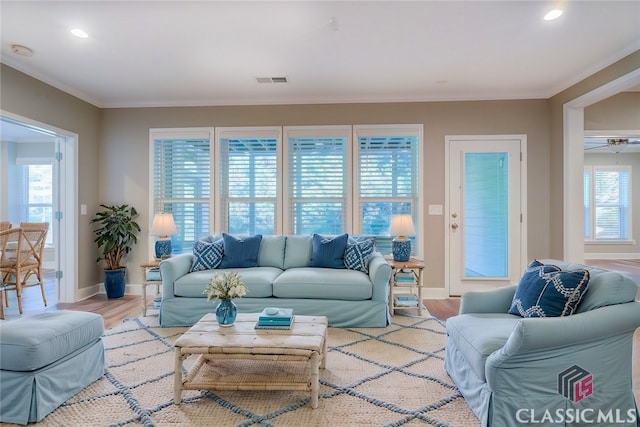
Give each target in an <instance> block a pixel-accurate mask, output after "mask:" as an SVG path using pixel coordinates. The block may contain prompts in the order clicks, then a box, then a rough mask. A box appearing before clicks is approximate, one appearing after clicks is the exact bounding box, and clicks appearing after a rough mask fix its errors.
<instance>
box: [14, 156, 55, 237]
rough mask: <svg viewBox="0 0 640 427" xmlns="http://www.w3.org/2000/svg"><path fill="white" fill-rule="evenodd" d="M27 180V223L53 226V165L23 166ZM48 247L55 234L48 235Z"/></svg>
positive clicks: (25, 195) (25, 213)
mask: <svg viewBox="0 0 640 427" xmlns="http://www.w3.org/2000/svg"><path fill="white" fill-rule="evenodd" d="M23 168H24V178H25V186H24V188H25V190H26V191H25V194H24V197H25V202H24V209H25V212H24V214H23V215H21V217H22V218H25V220H24V221H25V222H48V223H49V224H53V165H52V164H51V163H47V164H28V165H25V166H23ZM46 244H47V245H51V244H53V232H52V230H51V229H49V232H48V233H47V241H46Z"/></svg>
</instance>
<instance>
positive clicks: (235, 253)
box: [220, 233, 262, 268]
mask: <svg viewBox="0 0 640 427" xmlns="http://www.w3.org/2000/svg"><path fill="white" fill-rule="evenodd" d="M261 241H262V235H260V234H256V235H255V236H250V237H244V238H237V237H234V236H231V235H230V234H227V233H222V243H223V244H224V252H223V254H222V262H221V263H220V268H246V267H257V266H258V252H259V251H260V242H261Z"/></svg>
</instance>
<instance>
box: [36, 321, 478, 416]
mask: <svg viewBox="0 0 640 427" xmlns="http://www.w3.org/2000/svg"><path fill="white" fill-rule="evenodd" d="M186 329H187V328H160V327H158V324H157V317H156V316H149V317H144V318H135V319H127V320H125V321H124V322H123V323H122V324H121V325H119V326H118V327H116V328H114V329H110V330H108V331H106V333H105V338H104V342H105V347H106V359H107V366H106V373H105V375H104V377H102V378H101V379H99V380H98V381H96V382H95V383H93V384H92V385H90V386H89V387H87V388H86V389H85V390H83V391H82V392H80V393H79V394H78V395H76V396H74V397H73V398H71V399H70V400H69V401H67V402H66V403H65V404H63V405H62V406H61V407H60V408H58V409H57V410H56V411H54V412H52V413H51V414H50V415H49V416H47V417H46V418H45V419H44V420H43V421H42V422H41V423H40V424H39V425H43V426H49V425H51V426H77V425H82V426H107V425H113V426H127V425H145V426H292V427H293V426H295V427H300V426H405V425H406V426H416V425H434V426H478V425H479V423H478V419H477V418H476V417H475V416H474V415H473V413H472V412H471V410H470V409H469V407H468V406H467V404H466V403H465V401H464V399H463V398H462V396H461V395H460V393H459V391H458V390H457V389H456V387H455V385H454V384H453V382H452V381H451V379H450V378H449V376H448V375H447V373H446V372H445V370H444V362H443V356H444V346H445V331H444V327H443V325H442V324H441V323H440V322H439V321H438V320H437V319H435V318H433V317H429V316H426V317H410V316H403V315H399V316H394V317H393V322H392V324H391V325H390V326H388V327H387V328H361V329H359V328H349V329H339V328H329V332H328V344H329V348H328V355H327V364H326V369H325V370H324V371H321V378H320V382H321V385H320V402H319V406H318V408H317V409H311V407H310V405H309V401H310V396H309V393H307V392H300V391H296V392H290V391H277V392H272V391H271V392H257V391H233V392H208V391H185V392H183V394H182V397H183V403H182V404H180V405H174V404H173V369H174V353H173V346H172V343H173V342H175V340H176V339H177V338H178V337H179V336H180V335H181V334H182V333H183V332H184V331H185V330H186ZM192 359H194V358H193V357H192V358H190V359H188V360H187V361H186V362H185V366H186V367H189V366H190V364H191V363H193V361H194V360H195V359H194V360H193V361H192Z"/></svg>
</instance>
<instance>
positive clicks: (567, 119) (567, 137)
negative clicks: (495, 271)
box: [563, 68, 640, 263]
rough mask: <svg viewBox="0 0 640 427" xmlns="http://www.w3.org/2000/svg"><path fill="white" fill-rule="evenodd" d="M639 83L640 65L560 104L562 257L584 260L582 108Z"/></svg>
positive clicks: (567, 259) (575, 260)
mask: <svg viewBox="0 0 640 427" xmlns="http://www.w3.org/2000/svg"><path fill="white" fill-rule="evenodd" d="M639 84H640V68H638V69H636V70H634V71H632V72H630V73H628V74H625V75H624V76H622V77H619V78H617V79H615V80H613V81H610V82H609V83H606V84H604V85H602V86H599V87H597V88H595V89H593V90H592V91H590V92H587V93H585V94H584V95H581V96H579V97H578V98H575V99H573V100H571V101H569V102H567V103H566V104H564V106H563V133H564V134H563V150H564V156H563V157H564V158H563V194H564V197H563V258H564V260H566V261H572V262H577V263H582V262H584V231H583V230H584V216H583V214H582V208H583V203H584V201H583V197H584V196H583V194H584V193H583V192H584V190H583V188H582V180H583V176H582V174H583V170H584V132H585V129H584V108H585V107H587V106H589V105H592V104H595V103H596V102H599V101H602V100H603V99H606V98H609V97H611V96H613V95H615V94H617V93H619V92H622V91H625V90H627V89H630V88H632V87H635V86H637V85H639Z"/></svg>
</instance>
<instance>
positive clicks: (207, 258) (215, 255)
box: [191, 239, 224, 271]
mask: <svg viewBox="0 0 640 427" xmlns="http://www.w3.org/2000/svg"><path fill="white" fill-rule="evenodd" d="M223 249H224V246H223V244H222V239H219V240H217V241H215V242H206V241H204V240H196V241H195V242H194V243H193V263H191V271H200V270H210V269H212V268H218V266H219V265H220V262H221V261H222V251H223Z"/></svg>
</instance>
